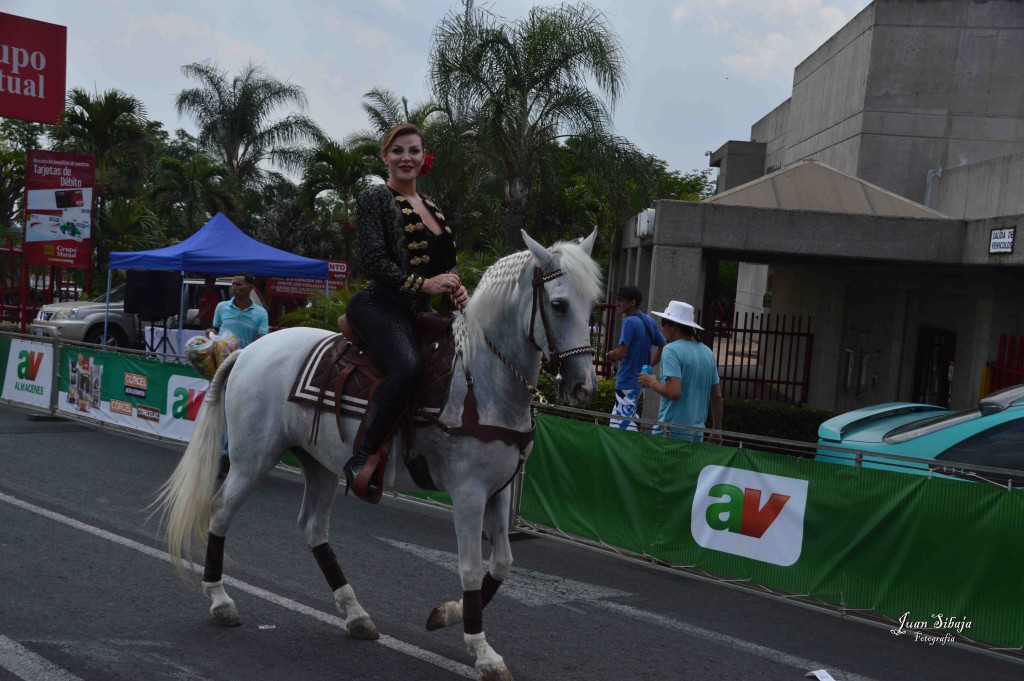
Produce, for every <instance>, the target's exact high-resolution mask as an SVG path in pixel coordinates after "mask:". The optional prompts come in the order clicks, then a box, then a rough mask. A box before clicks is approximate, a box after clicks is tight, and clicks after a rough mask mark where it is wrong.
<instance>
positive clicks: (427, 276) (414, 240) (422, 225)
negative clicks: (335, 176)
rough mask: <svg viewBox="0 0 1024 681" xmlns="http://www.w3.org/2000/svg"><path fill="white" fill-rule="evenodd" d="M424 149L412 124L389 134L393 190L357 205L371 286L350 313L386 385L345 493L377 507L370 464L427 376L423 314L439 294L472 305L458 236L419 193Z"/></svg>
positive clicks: (375, 192)
mask: <svg viewBox="0 0 1024 681" xmlns="http://www.w3.org/2000/svg"><path fill="white" fill-rule="evenodd" d="M423 147H424V143H423V134H422V133H421V132H420V130H419V128H417V127H416V126H415V125H412V124H411V123H403V124H401V125H396V126H395V127H393V128H391V129H390V130H388V131H387V133H386V134H385V135H384V137H383V139H382V140H381V152H380V156H381V159H382V160H383V161H384V163H385V165H387V168H388V181H387V184H384V185H375V186H373V187H370V188H368V189H366V190H364V191H363V192H362V193H361V194H360V195H359V198H358V200H357V202H356V230H357V232H358V236H359V248H358V251H357V254H358V256H359V259H360V260H361V261H362V265H363V271H364V272H366V273H367V275H368V277H369V279H370V284H369V286H367V287H366V288H365V289H363V290H362V291H360V292H359V293H357V294H356V295H355V296H353V297H352V300H350V301H349V303H348V307H347V309H346V314H347V316H348V319H349V320H350V321H351V322H352V324H353V326H355V328H356V331H358V332H359V335H360V336H361V337H362V339H363V340H364V341H365V345H366V348H367V351H368V352H369V353H370V356H371V357H372V358H373V360H374V361H375V362H376V363H377V365H378V366H379V367H380V368H381V369H382V370H383V372H384V378H383V380H381V382H380V385H379V386H378V387H377V390H376V392H375V393H374V395H373V399H372V401H371V402H370V404H369V405H368V407H367V412H366V421H365V423H364V425H363V431H362V435H361V436H360V438H359V442H358V445H357V447H356V452H355V454H354V455H353V456H352V458H351V459H349V461H348V462H347V463H346V464H345V468H344V473H345V482H346V485H347V486H346V489H345V493H346V494H348V490H349V489H352V490H353V491H354V492H355V493H356V496H358V497H359V498H360V499H363V500H365V501H369V502H371V503H376V502H377V501H378V500H379V499H380V493H381V490H380V488H379V487H377V485H376V484H373V483H372V482H371V480H372V479H373V477H374V472H375V468H376V466H375V465H372V464H371V465H367V461H368V460H369V458H370V457H371V456H372V455H373V454H374V453H376V452H377V450H378V449H380V448H381V447H382V446H383V445H384V443H385V442H386V441H387V438H388V436H389V435H390V434H391V432H392V431H393V430H394V428H395V425H396V423H397V421H398V418H399V416H400V415H401V413H402V410H403V409H404V408H405V404H406V401H407V399H408V396H409V395H411V394H412V393H413V392H415V389H416V384H417V382H418V381H419V377H420V373H421V369H422V366H421V360H420V350H419V347H418V345H417V343H416V313H417V312H423V311H426V310H428V309H429V306H430V296H431V295H435V294H450V295H451V296H452V297H453V298H454V300H455V303H456V304H457V305H458V306H459V307H460V308H464V307H465V306H466V303H468V302H469V294H468V293H467V292H466V288H465V287H464V286H463V285H462V282H461V281H459V275H458V272H457V271H456V267H455V238H454V236H453V235H452V230H451V228H450V227H448V225H446V224H445V219H444V214H443V213H442V212H441V211H440V210H439V209H438V207H437V205H436V204H435V203H434V202H433V201H432V200H431V199H430V198H429V197H426V196H423V195H421V194H419V193H418V192H417V191H416V178H417V177H418V176H419V175H420V174H421V173H424V172H426V171H427V170H429V166H425V165H424V161H425V160H426V159H427V158H428V156H429V155H427V154H425V152H424V150H423ZM430 160H431V161H432V160H433V159H432V157H430ZM381 460H382V459H375V460H374V462H373V463H374V464H379V462H380V461H381Z"/></svg>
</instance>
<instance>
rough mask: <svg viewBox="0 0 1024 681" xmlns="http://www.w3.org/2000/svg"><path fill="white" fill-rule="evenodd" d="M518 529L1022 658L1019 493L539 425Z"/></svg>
mask: <svg viewBox="0 0 1024 681" xmlns="http://www.w3.org/2000/svg"><path fill="white" fill-rule="evenodd" d="M522 516H523V517H524V518H525V519H527V520H529V521H531V522H535V523H538V524H541V525H547V526H549V527H553V528H557V529H559V530H562V531H564V532H567V533H569V534H573V535H577V536H580V537H583V538H587V539H592V540H596V541H602V542H605V543H607V544H610V545H612V546H616V547H619V548H622V549H626V550H629V551H632V552H635V553H640V554H646V555H649V556H652V557H654V558H657V559H659V560H663V561H666V562H668V563H671V564H673V565H680V566H691V567H693V568H696V569H699V570H703V571H706V572H708V573H711V574H714V575H718V576H721V577H724V578H728V579H741V580H750V581H751V582H753V583H755V584H759V585H763V586H765V587H767V588H770V589H773V590H776V591H781V592H785V593H789V594H800V595H808V596H810V597H812V598H816V599H819V600H821V601H824V602H827V603H830V604H833V605H838V606H843V607H846V608H850V609H864V610H869V611H874V612H877V613H879V614H882V615H885V616H888V617H891V618H893V619H895V620H900V619H901V618H902V619H904V621H906V622H908V623H914V624H915V625H916V629H923V628H924V627H925V626H927V627H929V628H931V629H933V630H939V631H940V632H948V633H949V634H950V635H952V636H954V637H969V638H972V639H979V640H983V641H987V642H990V643H994V644H997V645H1000V646H1006V647H1020V646H1024V618H1021V617H1020V613H1019V609H1018V607H1017V605H1018V604H1019V602H1020V594H1021V591H1022V588H1024V579H1022V577H1021V570H1020V566H1021V565H1024V491H1021V490H1012V491H1009V490H1005V489H1002V488H999V487H996V486H994V485H987V484H979V483H971V482H965V481H960V480H948V479H939V478H928V477H924V476H913V475H906V474H902V473H896V472H891V471H882V470H874V469H859V468H854V467H851V466H842V465H838V464H830V463H823V462H817V461H813V460H810V459H801V458H795V457H789V456H784V455H781V454H771V453H765V452H757V451H751V450H748V449H732V448H727V447H718V446H711V445H707V444H703V443H694V442H684V441H681V440H672V439H668V438H663V437H655V436H650V435H644V434H639V433H631V432H626V431H620V430H616V429H613V428H608V427H604V426H597V425H594V424H592V423H587V422H581V421H573V420H567V419H562V418H558V417H555V416H551V415H546V414H540V415H538V416H537V440H536V444H535V445H534V449H533V453H532V454H531V456H530V458H529V461H528V462H527V468H526V477H525V483H524V488H523V497H522ZM936 624H938V625H941V626H934V625H936ZM903 633H904V634H909V635H915V633H916V631H915V627H910V628H904V631H903Z"/></svg>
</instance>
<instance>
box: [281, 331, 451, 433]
mask: <svg viewBox="0 0 1024 681" xmlns="http://www.w3.org/2000/svg"><path fill="white" fill-rule="evenodd" d="M421 351H422V353H423V375H422V377H421V379H420V385H419V389H418V390H417V393H416V395H415V396H414V397H413V399H411V400H410V401H409V406H410V407H411V408H413V409H416V408H418V409H417V411H424V412H428V413H431V414H433V415H434V416H437V415H438V414H440V412H441V408H442V407H443V406H444V402H445V399H446V398H447V397H448V387H449V385H450V384H451V376H452V370H453V369H454V366H455V340H454V337H453V336H452V334H451V333H444V334H443V335H441V336H439V337H436V340H433V341H429V342H426V343H425V344H421ZM339 354H341V355H342V356H341V357H340V358H339V357H338V355H339ZM343 373H346V374H347V375H346V376H342V374H343ZM339 378H343V380H344V385H343V386H342V389H341V391H340V393H341V394H340V395H339V394H338V390H337V388H338V386H337V384H338V380H339ZM381 378H383V374H382V373H381V371H380V370H379V369H378V368H377V367H376V365H375V364H374V363H373V362H372V360H370V358H369V357H368V356H367V355H365V354H363V353H361V352H360V351H359V348H358V347H357V346H356V345H355V344H354V343H352V342H351V341H350V340H349V339H348V338H346V337H345V335H344V334H341V333H338V334H334V335H333V336H328V337H327V338H325V339H324V340H322V341H320V342H319V343H317V344H316V345H315V346H313V349H312V350H311V351H310V353H309V355H308V356H307V357H306V360H305V361H304V362H303V363H302V366H301V367H300V369H299V373H298V375H297V376H296V378H295V383H294V385H293V386H292V390H291V392H290V393H289V397H288V400H289V401H290V402H296V403H298V404H304V405H308V406H311V407H316V406H317V405H318V404H321V403H322V404H323V408H324V409H325V410H329V411H330V412H331V413H335V414H338V413H340V414H341V415H342V416H349V417H353V418H358V419H361V418H362V417H363V414H365V413H366V406H367V404H368V403H369V400H370V398H371V397H372V394H373V390H374V388H375V387H376V385H377V383H379V382H380V380H381ZM414 419H415V420H416V421H417V422H420V423H429V421H428V420H427V419H426V418H425V417H423V416H420V415H418V414H416V415H414Z"/></svg>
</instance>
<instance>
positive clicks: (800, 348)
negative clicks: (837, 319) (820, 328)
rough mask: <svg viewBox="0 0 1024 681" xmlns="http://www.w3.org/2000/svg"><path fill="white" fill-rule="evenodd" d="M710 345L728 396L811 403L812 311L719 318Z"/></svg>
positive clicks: (723, 391) (736, 315) (709, 331)
mask: <svg viewBox="0 0 1024 681" xmlns="http://www.w3.org/2000/svg"><path fill="white" fill-rule="evenodd" d="M705 333H712V331H711V330H708V331H705ZM711 349H712V350H713V351H714V353H715V359H716V360H717V362H718V372H719V375H720V377H721V381H722V393H723V394H724V395H725V396H726V397H733V398H738V399H746V400H768V401H775V402H793V403H797V404H807V392H808V388H809V386H810V382H811V356H812V353H813V350H814V334H813V333H812V332H811V318H810V317H802V316H798V315H770V314H756V313H750V312H745V313H743V314H742V315H740V313H738V312H737V313H734V314H733V315H732V320H731V323H730V322H729V321H727V320H716V323H715V325H714V329H713V340H712V344H711Z"/></svg>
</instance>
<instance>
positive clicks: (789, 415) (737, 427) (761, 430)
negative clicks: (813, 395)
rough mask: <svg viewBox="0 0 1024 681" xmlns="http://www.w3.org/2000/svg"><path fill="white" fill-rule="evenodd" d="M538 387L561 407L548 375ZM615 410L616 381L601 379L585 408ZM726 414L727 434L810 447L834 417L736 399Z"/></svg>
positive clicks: (727, 402) (729, 403) (601, 411)
mask: <svg viewBox="0 0 1024 681" xmlns="http://www.w3.org/2000/svg"><path fill="white" fill-rule="evenodd" d="M537 387H538V388H539V389H540V392H541V394H542V395H544V397H545V398H546V399H547V400H548V402H550V403H551V404H557V403H558V400H557V393H556V391H555V386H554V384H553V383H552V382H551V379H549V378H548V377H547V376H546V375H545V374H541V375H540V380H539V381H538V386H537ZM644 399H654V400H659V399H660V398H659V397H658V396H657V395H656V394H654V393H653V392H647V393H645V396H644ZM613 406H615V379H614V378H601V379H598V388H597V394H595V395H594V396H593V397H592V398H591V400H590V403H589V404H588V405H587V406H586V407H584V408H585V409H586V410H587V411H592V412H597V413H599V414H610V413H611V412H612V407H613ZM723 410H724V418H725V430H728V431H731V432H733V433H744V434H746V435H759V436H761V437H774V438H779V439H781V440H795V441H797V442H809V443H814V442H817V441H818V426H819V425H821V423H822V422H824V421H827V420H828V419H830V418H832V417H833V416H835V414H833V413H831V412H827V411H822V410H820V409H811V408H809V407H801V406H800V405H795V404H784V403H779V402H758V401H753V400H735V399H727V400H725V405H724V407H723Z"/></svg>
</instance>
